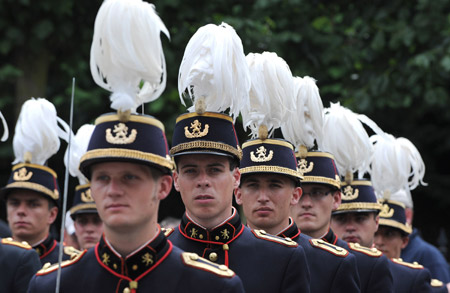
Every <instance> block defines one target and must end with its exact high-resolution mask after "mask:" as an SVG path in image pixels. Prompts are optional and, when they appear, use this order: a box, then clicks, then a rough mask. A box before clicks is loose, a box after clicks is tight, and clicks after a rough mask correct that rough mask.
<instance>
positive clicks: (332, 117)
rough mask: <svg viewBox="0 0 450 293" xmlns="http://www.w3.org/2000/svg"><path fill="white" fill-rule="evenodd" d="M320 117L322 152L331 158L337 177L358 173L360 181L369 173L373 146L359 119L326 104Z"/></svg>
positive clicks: (358, 116) (341, 107)
mask: <svg viewBox="0 0 450 293" xmlns="http://www.w3.org/2000/svg"><path fill="white" fill-rule="evenodd" d="M324 113H325V116H324V128H323V145H322V146H323V149H324V150H325V151H327V152H330V153H332V154H333V155H334V157H335V160H336V165H337V168H338V170H339V173H340V174H342V175H345V174H347V173H348V172H350V174H353V173H355V172H356V171H358V175H359V177H360V178H363V175H364V174H365V173H366V172H368V171H369V169H370V161H371V159H372V154H373V146H372V143H371V141H370V137H369V134H368V133H367V131H366V130H365V128H364V126H363V124H362V122H361V120H360V117H361V116H360V115H358V114H356V113H354V112H353V111H351V110H350V109H348V108H345V107H343V106H341V105H340V103H336V104H334V103H330V107H329V108H326V109H325V110H324ZM367 119H368V118H367V117H366V120H367ZM373 123H374V122H373Z"/></svg>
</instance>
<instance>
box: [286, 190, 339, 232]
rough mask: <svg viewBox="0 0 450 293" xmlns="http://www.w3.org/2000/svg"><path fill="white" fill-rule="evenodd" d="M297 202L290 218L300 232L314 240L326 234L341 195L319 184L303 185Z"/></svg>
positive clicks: (292, 208)
mask: <svg viewBox="0 0 450 293" xmlns="http://www.w3.org/2000/svg"><path fill="white" fill-rule="evenodd" d="M302 189H303V194H302V197H301V198H300V200H299V202H298V203H297V204H296V205H293V206H292V207H291V217H292V219H294V221H295V223H296V224H297V226H298V227H299V228H300V230H301V231H302V232H303V233H305V234H306V235H309V236H311V237H314V238H319V237H322V236H323V235H325V234H326V233H327V232H328V228H329V226H330V218H331V212H332V211H333V210H335V209H337V207H338V206H339V204H340V202H341V194H340V192H339V191H335V190H332V189H331V188H330V187H328V186H326V185H321V184H303V185H302Z"/></svg>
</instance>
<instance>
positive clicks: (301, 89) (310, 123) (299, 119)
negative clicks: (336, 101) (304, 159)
mask: <svg viewBox="0 0 450 293" xmlns="http://www.w3.org/2000/svg"><path fill="white" fill-rule="evenodd" d="M293 84H294V95H295V103H296V106H297V107H296V109H297V110H296V111H290V112H288V116H287V117H286V121H287V122H286V123H284V124H282V125H281V131H282V133H283V136H284V138H285V139H286V140H288V141H290V142H291V143H292V144H293V145H294V146H296V147H298V146H300V145H304V146H306V147H307V148H308V149H311V148H312V147H314V141H316V142H317V144H318V145H319V146H320V145H321V142H322V137H323V134H322V133H323V104H322V99H321V98H320V94H319V88H318V87H317V85H316V80H315V79H313V78H311V77H309V76H305V77H303V78H301V77H294V78H293Z"/></svg>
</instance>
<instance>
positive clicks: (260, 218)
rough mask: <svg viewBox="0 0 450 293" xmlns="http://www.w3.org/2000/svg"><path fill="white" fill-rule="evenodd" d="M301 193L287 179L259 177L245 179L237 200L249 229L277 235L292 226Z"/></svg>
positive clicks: (238, 190) (236, 192)
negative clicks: (290, 224) (295, 206)
mask: <svg viewBox="0 0 450 293" xmlns="http://www.w3.org/2000/svg"><path fill="white" fill-rule="evenodd" d="M301 192H302V191H301V188H300V187H295V185H294V183H293V182H292V180H291V179H289V178H288V177H286V176H283V175H277V174H257V175H248V177H245V178H244V179H242V184H241V186H240V187H239V188H237V189H236V190H235V196H236V202H237V203H238V204H240V205H242V208H243V210H244V214H245V216H246V218H247V224H248V225H249V226H250V228H252V229H263V230H265V231H266V232H267V233H270V234H278V233H279V232H281V231H282V230H283V229H284V228H286V227H287V226H288V225H289V211H290V210H289V209H290V207H291V206H292V205H295V204H297V203H298V200H299V199H300V196H301Z"/></svg>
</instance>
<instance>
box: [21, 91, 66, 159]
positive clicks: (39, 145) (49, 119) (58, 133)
mask: <svg viewBox="0 0 450 293" xmlns="http://www.w3.org/2000/svg"><path fill="white" fill-rule="evenodd" d="M58 123H59V124H60V125H61V126H62V128H59V126H58ZM68 131H69V132H70V130H69V126H68V125H67V123H65V122H64V121H63V120H62V119H60V118H59V117H58V116H57V114H56V108H55V106H54V105H53V104H52V103H50V102H49V101H47V100H46V99H43V98H38V99H34V98H31V99H30V100H28V101H26V102H25V103H24V104H23V105H22V109H21V111H20V114H19V119H18V120H17V124H16V128H15V133H14V139H13V149H14V155H15V157H16V159H15V160H14V162H13V164H17V163H23V162H25V159H26V158H27V157H28V154H27V153H29V154H31V162H30V163H33V164H38V165H45V163H46V162H47V160H48V159H49V158H50V157H51V156H53V155H54V154H56V153H57V152H58V150H59V147H60V141H59V139H60V138H63V139H65V140H67V138H68V135H69V134H68Z"/></svg>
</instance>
